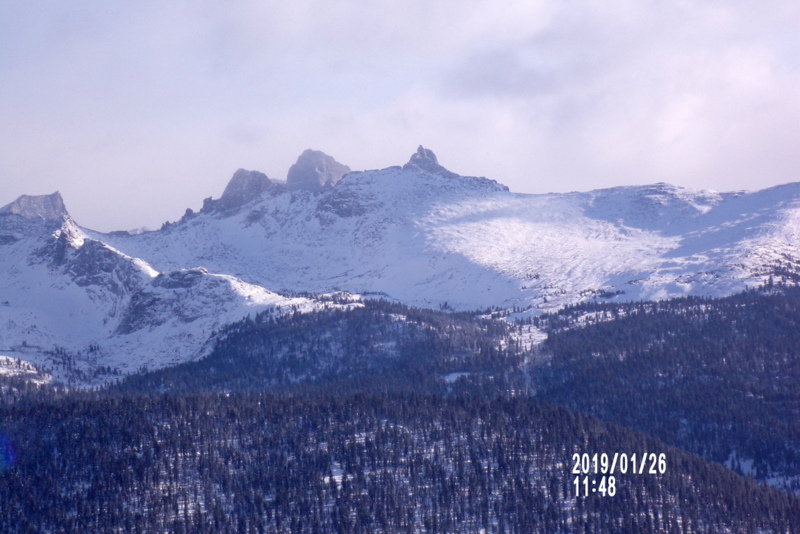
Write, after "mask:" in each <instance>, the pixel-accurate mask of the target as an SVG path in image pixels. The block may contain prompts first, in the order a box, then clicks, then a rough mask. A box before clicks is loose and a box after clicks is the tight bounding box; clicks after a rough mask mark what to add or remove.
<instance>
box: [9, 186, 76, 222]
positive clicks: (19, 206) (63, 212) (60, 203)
mask: <svg viewBox="0 0 800 534" xmlns="http://www.w3.org/2000/svg"><path fill="white" fill-rule="evenodd" d="M3 213H9V214H13V215H19V216H21V217H25V218H26V219H44V220H46V221H56V220H60V219H63V218H64V217H69V213H68V212H67V208H66V207H65V206H64V199H62V198H61V194H60V193H59V192H58V191H56V192H55V193H52V194H50V195H22V196H21V197H19V198H18V199H16V200H15V201H14V202H11V203H10V204H7V205H5V206H3V207H2V208H0V214H3Z"/></svg>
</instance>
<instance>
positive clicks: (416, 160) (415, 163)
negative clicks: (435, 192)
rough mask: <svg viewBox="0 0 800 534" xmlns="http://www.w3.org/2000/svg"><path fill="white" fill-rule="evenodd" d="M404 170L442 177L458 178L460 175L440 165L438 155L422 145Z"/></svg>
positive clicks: (404, 166)
mask: <svg viewBox="0 0 800 534" xmlns="http://www.w3.org/2000/svg"><path fill="white" fill-rule="evenodd" d="M403 169H405V170H421V171H425V172H429V173H432V174H438V175H440V176H448V177H456V176H458V174H456V173H454V172H451V171H448V170H447V169H445V168H444V167H442V166H441V165H439V160H438V159H436V154H434V153H433V150H431V149H429V148H425V147H424V146H422V145H419V148H417V151H416V152H415V153H414V154H412V155H411V159H409V160H408V163H406V164H405V165H403Z"/></svg>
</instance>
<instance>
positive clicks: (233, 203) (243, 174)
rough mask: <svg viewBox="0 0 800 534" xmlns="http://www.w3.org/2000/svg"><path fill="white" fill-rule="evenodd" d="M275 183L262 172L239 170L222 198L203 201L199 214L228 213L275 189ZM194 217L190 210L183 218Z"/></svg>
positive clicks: (234, 174)
mask: <svg viewBox="0 0 800 534" xmlns="http://www.w3.org/2000/svg"><path fill="white" fill-rule="evenodd" d="M275 185H276V184H275V183H274V182H273V181H272V180H270V179H269V178H267V175H266V174H264V173H263V172H258V171H248V170H246V169H239V170H238V171H236V172H235V173H233V176H232V177H231V179H230V181H229V182H228V185H227V186H226V187H225V191H223V192H222V196H221V197H220V198H219V199H217V200H213V199H212V198H210V197H209V198H206V199H204V200H203V208H202V209H201V210H200V211H201V212H213V211H229V210H235V209H236V208H238V207H240V206H244V205H245V204H247V203H248V202H250V201H251V200H254V199H256V198H258V197H259V196H261V195H262V194H263V193H264V192H265V191H267V190H269V189H272V188H273V187H275ZM192 215H194V213H193V212H192V210H186V214H185V215H184V218H186V217H191V216H192Z"/></svg>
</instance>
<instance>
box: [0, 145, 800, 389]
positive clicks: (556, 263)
mask: <svg viewBox="0 0 800 534" xmlns="http://www.w3.org/2000/svg"><path fill="white" fill-rule="evenodd" d="M799 234H800V183H792V184H786V185H782V186H777V187H773V188H769V189H764V190H761V191H757V192H744V191H738V192H728V193H718V192H714V191H696V190H690V189H686V188H682V187H677V186H672V185H669V184H665V183H658V184H653V185H646V186H629V187H615V188H610V189H600V190H594V191H588V192H573V193H550V194H537V195H534V194H521V193H514V192H511V191H509V190H508V188H507V187H506V186H504V185H502V184H500V183H498V182H497V181H494V180H491V179H488V178H481V177H471V176H460V175H457V174H455V173H453V172H451V171H449V170H447V169H446V168H444V167H443V166H442V165H441V164H439V162H438V160H437V158H436V156H435V155H434V153H433V152H432V151H430V150H428V149H425V148H423V147H419V149H418V150H417V151H416V152H415V153H414V154H413V155H412V156H411V158H410V159H409V161H408V162H407V163H406V164H405V165H402V166H394V167H388V168H385V169H380V170H370V171H351V170H350V168H349V167H347V166H346V165H343V164H341V163H339V162H337V161H336V160H335V159H334V158H332V157H330V156H328V155H326V154H324V153H322V152H319V151H314V150H307V151H305V152H303V154H301V156H300V157H299V158H298V161H297V163H295V165H293V166H292V168H291V169H290V170H289V173H288V176H287V179H286V181H278V180H273V179H270V178H269V177H267V176H266V175H264V174H263V173H260V172H258V171H249V170H244V169H240V170H238V171H236V172H235V173H234V175H233V177H232V178H231V180H230V182H229V183H228V184H227V187H226V188H225V189H224V192H223V194H222V195H221V196H220V198H218V199H213V198H208V199H205V201H204V202H203V207H202V209H201V210H200V211H199V212H197V213H195V212H193V211H192V210H186V213H185V214H184V215H183V217H182V218H181V219H180V220H177V221H175V222H170V223H165V224H164V225H163V226H162V228H161V229H159V230H156V231H148V232H139V233H132V232H125V231H119V232H110V233H104V232H98V231H94V230H91V229H89V228H85V227H83V226H81V225H80V224H79V223H78V222H76V221H74V220H73V219H72V217H71V216H70V215H69V212H68V211H67V209H66V207H65V203H64V201H63V199H62V198H61V195H60V194H59V193H53V194H51V195H45V196H27V195H26V196H22V197H20V198H19V199H17V200H15V201H13V202H11V203H10V204H8V205H6V206H4V207H3V208H0V272H2V273H3V277H2V279H0V373H3V374H11V375H24V376H31V377H32V378H33V379H35V380H41V381H48V380H55V381H57V382H67V383H71V384H74V385H80V386H91V385H100V384H103V383H106V382H108V381H110V380H114V379H115V378H117V377H119V376H122V375H126V374H130V373H132V372H135V371H137V370H140V369H143V368H147V369H156V368H161V367H165V366H169V365H173V364H176V363H180V362H185V361H192V360H197V359H198V358H201V357H202V356H204V355H206V354H208V353H209V352H210V350H211V348H212V346H213V342H214V339H215V332H217V331H218V330H220V329H221V328H223V327H224V326H225V325H227V324H230V323H233V322H235V321H238V320H241V319H242V318H245V317H247V316H248V315H251V314H253V315H255V314H256V313H259V312H263V311H264V310H272V313H274V314H275V315H276V316H279V315H283V314H287V313H303V312H309V311H317V310H321V309H325V308H331V307H347V306H360V303H361V301H362V300H363V299H364V298H382V299H386V300H390V301H395V302H399V303H402V304H407V305H412V306H417V307H422V308H432V309H444V310H454V311H468V310H493V311H501V312H502V314H503V315H509V316H510V317H512V318H525V317H528V316H536V315H539V314H541V313H543V312H547V311H555V310H558V309H561V308H563V307H565V306H567V305H571V304H577V303H581V302H587V301H608V302H624V301H638V300H660V299H666V298H671V297H676V296H685V295H700V296H712V297H719V296H725V295H729V294H733V293H735V292H738V291H741V290H743V289H745V288H747V287H749V286H757V285H760V284H763V283H765V282H767V281H769V280H773V281H788V282H793V281H796V279H797V277H798V262H799V261H800V245H799V243H800V240H798V237H800V235H799ZM331 294H334V295H336V296H337V298H336V299H332V298H331ZM334 301H335V302H334Z"/></svg>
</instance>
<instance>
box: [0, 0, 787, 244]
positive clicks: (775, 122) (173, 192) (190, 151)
mask: <svg viewBox="0 0 800 534" xmlns="http://www.w3.org/2000/svg"><path fill="white" fill-rule="evenodd" d="M576 6H577V7H576ZM798 24H800V6H798V5H797V4H796V3H793V2H789V1H771V2H764V3H760V4H758V5H752V4H750V3H745V2H733V3H721V2H707V3H703V4H699V5H697V4H689V3H685V2H677V1H676V2H670V3H641V2H627V1H614V2H604V3H594V2H588V1H587V2H580V3H579V4H577V5H576V4H570V6H569V7H567V6H565V5H564V4H561V3H556V2H552V1H542V2H517V3H511V4H509V5H505V6H503V9H502V10H501V9H498V8H497V4H495V3H491V2H488V1H483V2H478V3H474V4H471V5H470V6H469V7H464V6H463V5H462V4H460V3H456V2H452V1H443V2H436V3H429V2H417V1H412V2H407V3H403V4H402V5H396V4H395V3H392V2H376V3H371V4H369V5H362V4H360V3H356V2H342V3H337V4H336V5H330V4H329V3H322V2H312V1H306V2H294V3H292V4H291V5H284V4H274V5H273V4H241V5H225V6H218V5H216V4H214V3H211V2H208V3H206V2H200V3H197V2H176V3H170V4H169V5H163V4H162V3H158V2H152V1H144V2H139V3H135V4H126V5H122V4H120V5H108V4H106V3H101V2H96V1H83V2H76V3H70V4H69V5H65V4H61V3H59V2H37V3H35V4H33V3H30V2H18V1H10V2H4V3H3V4H2V5H0V44H1V45H2V47H3V50H4V53H3V54H2V55H0V76H2V79H3V80H4V83H3V84H2V86H0V116H1V117H2V121H3V125H4V128H3V131H2V133H0V177H2V178H0V205H4V204H6V203H8V202H11V201H13V200H14V199H15V198H17V197H18V196H19V195H22V194H48V193H52V192H53V191H56V190H59V191H60V192H61V194H62V196H63V197H64V200H65V203H66V205H67V208H68V209H69V210H70V212H71V213H72V215H73V216H74V217H75V219H76V220H77V221H79V222H80V223H81V224H83V225H85V226H88V227H91V228H95V229H98V230H103V231H108V230H117V229H133V228H139V227H143V226H146V227H150V228H157V227H158V226H159V225H160V224H161V223H162V222H164V221H166V220H175V219H176V218H179V217H180V215H181V214H182V213H183V210H185V209H186V208H187V207H191V208H193V209H197V208H199V206H200V204H201V203H202V199H203V198H205V197H208V196H213V197H218V196H219V195H220V194H221V193H222V190H223V188H224V187H225V184H226V183H227V181H228V179H229V178H230V176H231V175H232V174H233V172H234V171H235V170H236V169H238V168H246V169H253V170H260V171H263V172H265V173H266V174H267V175H268V176H269V177H270V178H273V179H276V180H284V179H285V177H286V172H287V170H288V168H289V166H290V165H291V164H292V163H293V162H294V161H295V159H296V158H297V156H298V155H299V154H300V153H301V152H302V151H303V150H304V149H306V148H314V149H318V150H322V151H324V152H326V153H328V154H330V155H332V156H333V157H335V158H336V159H337V160H339V161H340V162H342V163H344V164H346V165H348V166H350V167H351V168H352V169H354V170H362V169H374V168H382V167H387V166H390V165H398V164H403V163H405V162H406V161H407V159H408V157H409V156H410V154H411V153H412V152H413V151H414V150H415V149H416V147H417V146H418V145H420V144H422V145H424V146H426V147H428V148H431V149H432V150H433V151H434V152H435V153H436V154H437V156H438V157H439V160H440V162H441V163H442V164H443V165H444V166H445V167H447V168H449V169H451V170H452V171H454V172H457V173H459V174H465V175H478V176H487V177H489V178H492V179H495V180H497V181H499V182H502V183H504V184H506V185H508V186H509V187H510V188H511V190H513V191H517V192H526V193H546V192H564V191H574V190H588V189H596V188H601V187H612V186H618V185H634V184H646V183H654V182H662V181H663V182H668V183H672V184H675V185H680V186H684V187H692V188H699V189H715V190H719V191H729V190H739V189H749V190H757V189H762V188H765V187H769V186H773V185H777V184H782V183H787V182H792V181H798V180H800V157H798V156H797V149H796V140H797V139H798V138H800V96H799V94H798V91H797V87H800V60H798V58H797V54H796V50H797V48H798V45H800V36H799V35H798V34H797V31H796V28H797V27H798Z"/></svg>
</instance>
